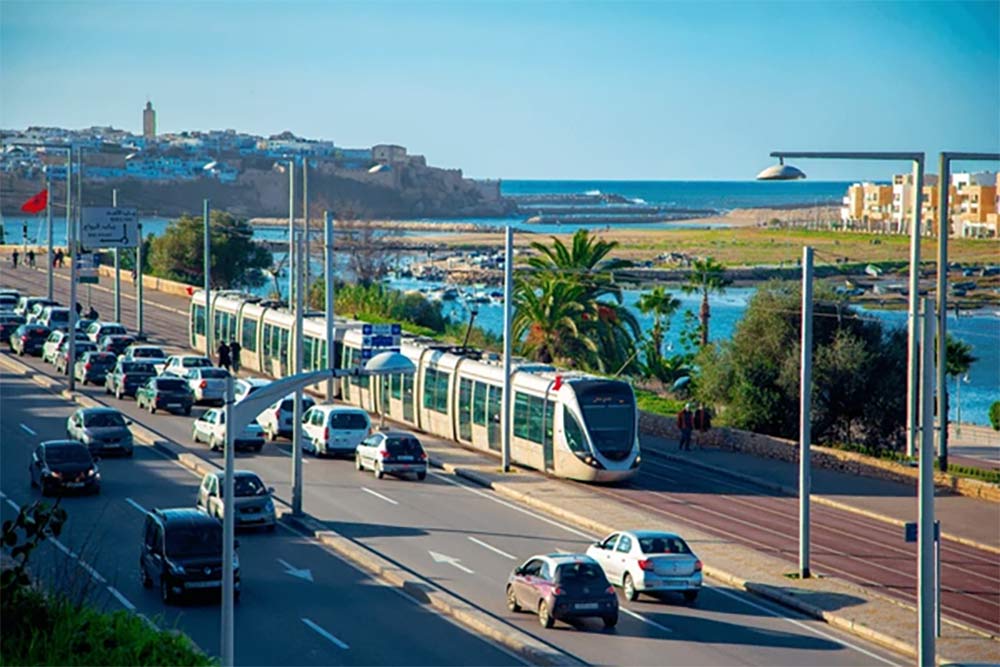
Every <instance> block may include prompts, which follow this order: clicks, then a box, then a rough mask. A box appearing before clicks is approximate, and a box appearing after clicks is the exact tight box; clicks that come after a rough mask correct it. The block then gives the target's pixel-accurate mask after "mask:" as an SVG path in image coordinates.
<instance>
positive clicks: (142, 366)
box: [104, 358, 156, 400]
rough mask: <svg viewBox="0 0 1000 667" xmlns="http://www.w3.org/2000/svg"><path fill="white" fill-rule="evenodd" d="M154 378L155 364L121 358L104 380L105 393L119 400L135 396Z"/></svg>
mask: <svg viewBox="0 0 1000 667" xmlns="http://www.w3.org/2000/svg"><path fill="white" fill-rule="evenodd" d="M153 377H156V368H155V367H154V366H153V364H151V363H149V362H146V361H130V360H129V359H128V358H121V359H119V360H118V361H117V363H116V364H115V367H114V368H112V369H111V370H110V371H109V372H108V374H107V376H106V377H105V378H104V393H106V394H114V395H115V398H117V399H118V400H121V399H122V398H124V397H125V396H135V392H136V390H137V389H138V388H139V387H141V386H142V385H144V384H146V381H147V380H149V379H150V378H153Z"/></svg>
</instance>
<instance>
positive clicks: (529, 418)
mask: <svg viewBox="0 0 1000 667" xmlns="http://www.w3.org/2000/svg"><path fill="white" fill-rule="evenodd" d="M546 403H548V404H549V405H548V406H547V405H546ZM551 405H552V401H546V400H545V399H544V398H538V397H536V396H528V395H527V394H522V393H521V392H516V393H515V394H514V437H516V438H523V439H525V440H530V441H531V442H537V443H538V444H542V442H543V438H548V439H549V440H551V439H552V425H551V420H552V416H551V412H552V407H551ZM547 407H548V415H546V408H547ZM546 416H548V420H546Z"/></svg>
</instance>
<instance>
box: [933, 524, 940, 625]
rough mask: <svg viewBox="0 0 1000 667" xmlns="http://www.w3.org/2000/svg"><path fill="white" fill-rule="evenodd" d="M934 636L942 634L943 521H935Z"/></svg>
mask: <svg viewBox="0 0 1000 667" xmlns="http://www.w3.org/2000/svg"><path fill="white" fill-rule="evenodd" d="M934 636H935V637H940V636H941V522H940V521H935V522H934Z"/></svg>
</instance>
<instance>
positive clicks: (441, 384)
mask: <svg viewBox="0 0 1000 667" xmlns="http://www.w3.org/2000/svg"><path fill="white" fill-rule="evenodd" d="M450 378H451V374H450V373H445V372H444V371H437V370H434V369H433V368H428V369H427V371H426V372H425V373H424V407H425V408H427V409H428V410H434V411H435V412H440V413H442V414H444V413H447V412H448V381H449V379H450Z"/></svg>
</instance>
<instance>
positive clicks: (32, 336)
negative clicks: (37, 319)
mask: <svg viewBox="0 0 1000 667" xmlns="http://www.w3.org/2000/svg"><path fill="white" fill-rule="evenodd" d="M50 333H51V331H49V328H48V327H46V326H42V325H41V324H22V325H21V326H19V327H18V328H16V329H14V332H13V333H11V335H10V336H9V338H8V339H9V340H10V349H11V351H12V352H16V353H17V356H19V357H23V356H24V355H26V354H33V355H35V356H36V357H40V356H42V345H45V341H46V339H48V337H49V334H50Z"/></svg>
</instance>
